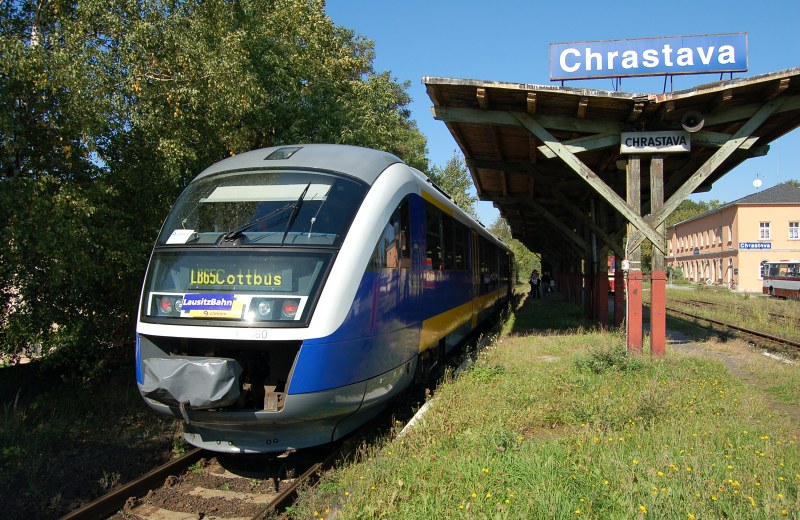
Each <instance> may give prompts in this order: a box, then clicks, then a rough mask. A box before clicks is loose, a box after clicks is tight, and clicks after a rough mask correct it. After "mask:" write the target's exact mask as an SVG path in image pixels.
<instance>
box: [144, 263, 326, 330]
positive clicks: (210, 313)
mask: <svg viewBox="0 0 800 520" xmlns="http://www.w3.org/2000/svg"><path fill="white" fill-rule="evenodd" d="M332 257H333V252H332V251H317V252H311V251H309V252H306V253H304V252H298V251H297V250H295V251H294V252H288V251H281V250H277V249H276V250H273V252H268V251H264V250H255V249H250V250H241V249H236V250H230V249H224V250H219V251H200V250H191V249H188V250H181V251H177V250H172V251H170V250H166V251H165V250H157V251H156V252H155V253H154V254H153V260H152V262H151V265H150V268H149V270H148V273H147V279H146V280H145V286H144V291H143V292H142V307H141V308H142V315H143V317H145V318H175V319H183V320H186V322H187V323H188V322H190V321H193V320H197V319H201V320H223V321H235V322H239V323H242V322H245V323H246V322H265V321H281V322H286V321H289V322H298V321H305V320H307V318H308V314H309V309H310V306H311V305H310V301H311V300H312V299H313V296H314V295H315V294H317V293H318V292H319V286H320V284H321V283H322V278H323V277H324V275H325V272H326V270H327V267H328V265H329V264H330V261H331V258H332Z"/></svg>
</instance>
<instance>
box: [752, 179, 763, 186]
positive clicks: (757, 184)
mask: <svg viewBox="0 0 800 520" xmlns="http://www.w3.org/2000/svg"><path fill="white" fill-rule="evenodd" d="M753 186H754V187H756V188H760V187H761V179H756V180H754V181H753Z"/></svg>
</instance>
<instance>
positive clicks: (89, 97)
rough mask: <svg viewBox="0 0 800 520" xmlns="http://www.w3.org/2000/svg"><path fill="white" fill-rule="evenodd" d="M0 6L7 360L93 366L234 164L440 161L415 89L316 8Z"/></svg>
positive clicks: (85, 1) (93, 0) (2, 326)
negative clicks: (387, 157)
mask: <svg viewBox="0 0 800 520" xmlns="http://www.w3.org/2000/svg"><path fill="white" fill-rule="evenodd" d="M2 5H3V9H2V11H0V71H2V73H0V235H1V236H2V237H3V245H2V247H0V351H2V352H6V353H14V352H18V351H20V350H25V349H33V348H37V349H38V348H41V350H42V352H43V353H45V354H46V355H55V354H54V353H55V352H56V351H57V350H59V349H61V350H69V354H68V355H67V352H62V356H61V357H62V359H63V360H64V361H63V362H64V363H76V362H77V363H78V365H79V366H78V367H74V366H73V368H79V369H81V370H83V369H84V368H87V367H88V366H90V365H93V364H95V363H96V362H97V361H98V359H102V358H103V357H104V356H107V355H108V352H110V351H112V349H113V347H114V346H115V345H121V344H123V343H125V342H128V341H129V340H130V337H131V334H132V332H131V331H132V330H133V322H134V316H135V312H136V307H137V298H138V295H139V288H140V284H141V280H142V277H143V274H144V268H145V266H146V263H147V258H148V255H149V250H150V248H151V247H152V243H153V240H154V238H155V236H156V234H157V232H158V229H159V227H160V225H161V222H162V221H163V219H164V217H165V215H166V212H167V210H168V208H169V206H170V204H171V203H172V202H173V201H174V199H175V197H176V196H177V194H178V193H179V192H180V190H181V189H182V188H183V187H184V186H185V185H186V183H187V182H188V181H189V180H190V179H191V178H192V177H194V176H195V175H196V174H197V173H199V172H200V171H201V170H202V169H203V168H205V167H206V166H208V165H209V164H211V163H213V162H215V161H217V160H220V159H222V158H224V157H226V156H229V155H231V154H235V153H239V152H243V151H246V150H250V149H254V148H258V147H264V146H271V145H280V144H287V143H309V142H330V143H345V144H353V145H360V146H368V147H373V148H378V149H383V150H386V151H389V152H392V153H394V154H396V155H398V156H399V157H400V158H402V159H404V160H405V161H406V162H408V163H409V164H411V165H412V166H415V167H417V168H419V169H422V170H425V169H427V159H426V142H425V138H424V137H423V136H422V134H421V133H420V132H419V130H418V128H417V127H416V124H415V123H414V122H413V121H411V120H410V112H409V110H408V108H407V105H408V104H409V102H410V98H409V96H408V94H407V92H406V90H407V88H408V84H407V83H404V84H401V83H398V82H397V81H396V80H395V79H394V78H392V77H391V76H390V74H389V73H387V72H376V71H375V70H373V66H372V62H373V57H374V49H373V44H372V42H371V41H369V40H366V39H364V38H363V37H361V36H359V35H357V34H355V33H354V32H353V31H351V30H349V29H346V28H342V27H337V26H335V25H334V24H333V23H332V21H331V20H330V19H329V18H328V17H327V16H326V15H325V12H324V2H322V1H321V0H269V1H255V0H242V1H239V2H228V1H225V0H210V1H201V0H188V1H185V0H165V1H159V2H152V1H144V2H140V1H134V0H121V1H119V2H115V3H113V5H112V6H109V4H108V3H107V2H103V1H100V0H51V1H34V0H27V1H19V2H16V1H15V2H12V1H10V0H5V1H2ZM82 356H83V358H84V359H85V361H84V362H80V361H78V358H81V357H82ZM61 363H62V361H57V362H55V365H57V366H59V365H60V364H61Z"/></svg>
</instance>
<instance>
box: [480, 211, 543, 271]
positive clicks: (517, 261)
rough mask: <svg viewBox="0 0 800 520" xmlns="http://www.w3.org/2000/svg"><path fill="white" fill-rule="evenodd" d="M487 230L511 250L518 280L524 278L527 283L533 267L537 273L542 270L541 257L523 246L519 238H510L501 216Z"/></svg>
mask: <svg viewBox="0 0 800 520" xmlns="http://www.w3.org/2000/svg"><path fill="white" fill-rule="evenodd" d="M489 231H490V232H491V233H492V234H493V235H494V236H496V237H497V238H499V239H500V240H502V241H503V242H505V243H506V244H507V245H508V247H509V248H510V249H511V251H513V252H514V267H515V269H516V271H517V280H518V281H519V280H524V281H525V282H526V283H527V280H528V277H529V276H530V274H531V272H532V271H533V270H534V269H536V270H537V271H539V273H541V272H542V259H541V257H540V256H539V255H538V254H536V253H533V252H531V250H530V249H528V248H527V247H525V246H524V245H523V244H522V242H520V241H519V240H517V239H515V238H511V227H510V226H509V225H508V222H506V221H505V219H504V218H503V217H498V219H497V220H496V221H495V222H494V224H492V225H491V226H489Z"/></svg>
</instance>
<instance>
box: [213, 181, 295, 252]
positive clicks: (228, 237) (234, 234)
mask: <svg viewBox="0 0 800 520" xmlns="http://www.w3.org/2000/svg"><path fill="white" fill-rule="evenodd" d="M306 189H308V188H306ZM303 194H305V192H303ZM301 197H302V195H301ZM296 205H297V203H296V202H292V203H289V204H287V205H285V206H281V207H280V208H278V209H276V210H275V211H271V212H270V213H267V214H266V215H264V216H263V217H258V218H257V219H255V220H253V221H251V222H248V223H247V224H244V225H241V226H239V227H238V228H236V229H233V230H231V231H228V232H227V233H225V235H224V236H223V237H222V240H224V241H225V242H231V241H233V240H236V239H237V238H239V237H240V236H242V234H243V233H244V232H245V231H247V230H248V229H250V228H251V227H253V226H255V225H256V224H260V223H261V222H264V221H265V220H269V219H271V218H272V217H274V216H275V215H278V214H280V213H283V212H284V211H286V210H287V209H289V208H294V207H295V206H296ZM292 214H294V213H292Z"/></svg>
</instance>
